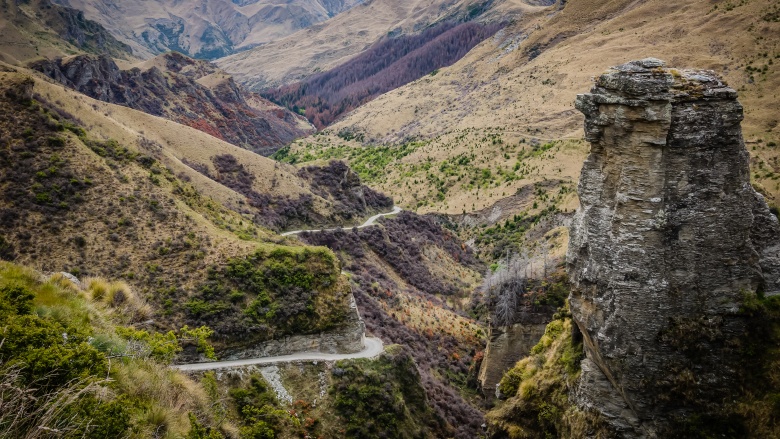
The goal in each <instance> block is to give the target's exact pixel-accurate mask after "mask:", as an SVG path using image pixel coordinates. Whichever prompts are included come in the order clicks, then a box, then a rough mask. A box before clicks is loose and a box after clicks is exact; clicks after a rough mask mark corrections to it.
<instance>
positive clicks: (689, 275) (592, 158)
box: [567, 59, 780, 438]
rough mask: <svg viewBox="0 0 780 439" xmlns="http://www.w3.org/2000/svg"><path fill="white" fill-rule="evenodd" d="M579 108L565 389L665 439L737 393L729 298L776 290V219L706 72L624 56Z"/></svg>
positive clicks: (612, 421) (738, 347)
mask: <svg viewBox="0 0 780 439" xmlns="http://www.w3.org/2000/svg"><path fill="white" fill-rule="evenodd" d="M576 106H577V108H578V109H579V110H580V111H582V112H583V113H584V114H585V135H586V139H587V140H588V141H589V142H591V145H592V148H591V152H590V155H589V156H588V158H587V159H586V161H585V164H584V166H583V169H582V175H581V178H580V186H579V195H580V201H581V208H580V209H579V211H578V212H577V214H576V215H575V218H574V220H573V222H572V228H571V240H570V245H569V250H568V255H567V267H568V271H569V276H570V278H571V280H572V283H573V287H574V288H573V291H572V294H571V297H570V304H571V311H572V315H573V319H574V321H575V322H576V324H577V326H578V328H579V329H580V331H581V332H582V335H583V339H584V346H585V351H586V359H585V360H584V361H583V363H582V376H581V378H580V380H579V383H578V387H577V389H575V391H574V392H573V394H572V398H573V400H574V401H575V402H576V404H577V405H578V406H579V407H580V408H581V409H583V410H587V411H595V412H597V413H599V414H600V415H601V416H602V418H603V419H605V420H606V422H607V423H608V424H609V425H610V429H611V430H613V431H615V432H616V433H618V434H619V435H621V436H622V437H629V438H645V437H671V436H669V434H670V431H672V429H673V428H675V425H678V424H679V423H681V422H686V420H688V419H690V418H691V417H692V416H694V415H696V416H700V415H702V414H706V413H714V412H717V410H718V406H719V404H723V403H722V401H732V400H734V399H735V398H737V397H738V396H739V392H740V385H739V383H740V380H741V379H742V377H741V374H742V373H744V372H743V370H742V368H741V364H742V361H744V358H742V357H743V352H742V349H743V341H744V337H745V335H746V334H747V326H748V324H749V322H748V321H747V319H746V318H745V316H744V315H742V314H741V313H740V307H741V304H742V300H743V298H744V296H745V294H746V293H748V294H750V293H755V292H759V293H767V294H770V295H771V294H775V292H776V291H778V290H780V286H779V284H778V282H780V263H779V261H780V259H778V255H779V254H780V251H779V250H780V239H778V238H779V237H780V228H779V227H778V221H777V218H776V217H775V216H774V215H772V214H771V213H770V211H769V208H768V206H767V204H766V202H765V200H764V199H763V197H762V196H761V195H759V194H758V193H756V191H755V190H754V189H753V187H752V186H751V184H750V172H749V155H748V152H747V150H746V149H745V145H744V142H743V139H742V133H741V127H740V122H741V121H742V118H743V109H742V106H741V105H740V104H739V102H738V101H737V93H736V92H735V91H734V90H733V89H731V88H729V87H728V86H727V85H726V84H724V83H723V82H722V81H721V80H720V79H719V78H718V77H717V76H716V75H715V74H714V73H713V72H709V71H699V70H676V69H671V68H666V67H665V66H664V64H663V62H661V61H659V60H656V59H645V60H641V61H634V62H630V63H627V64H624V65H621V66H617V67H614V68H612V69H610V70H609V71H608V72H606V73H604V74H603V75H601V76H600V77H599V78H598V79H597V80H596V84H595V86H594V87H593V89H592V90H591V92H590V93H588V94H583V95H580V96H578V97H577V102H576Z"/></svg>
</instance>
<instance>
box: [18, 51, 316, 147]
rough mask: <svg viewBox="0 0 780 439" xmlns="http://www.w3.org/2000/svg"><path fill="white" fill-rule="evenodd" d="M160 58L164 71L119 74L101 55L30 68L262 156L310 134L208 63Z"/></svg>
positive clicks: (177, 57) (136, 70) (94, 95)
mask: <svg viewBox="0 0 780 439" xmlns="http://www.w3.org/2000/svg"><path fill="white" fill-rule="evenodd" d="M161 58H162V59H161V61H162V63H160V64H161V65H162V66H164V67H163V68H158V67H156V66H155V67H151V68H149V69H147V70H141V69H139V68H133V69H130V70H121V69H120V68H119V67H118V66H117V64H116V63H115V62H114V60H113V59H111V58H110V57H108V56H105V55H103V56H92V55H81V56H76V57H73V58H70V59H67V60H54V61H50V60H43V61H37V62H34V63H33V64H31V65H30V67H31V68H33V69H35V70H38V71H40V72H42V73H44V74H45V75H47V76H49V77H50V78H52V79H54V80H56V81H57V82H59V83H61V84H63V85H65V86H68V87H70V88H72V89H74V90H77V91H79V92H81V93H84V94H86V95H87V96H90V97H92V98H95V99H98V100H101V101H104V102H110V103H113V104H119V105H124V106H127V107H130V108H134V109H136V110H140V111H143V112H146V113H149V114H152V115H155V116H160V117H165V118H167V119H170V120H173V121H175V122H178V123H181V124H184V125H188V126H190V127H193V128H196V129H199V130H201V131H203V132H206V133H208V134H211V135H212V136H214V137H217V138H219V139H222V140H225V141H227V142H230V143H232V144H234V145H236V146H240V147H243V148H246V149H249V150H252V151H254V152H257V153H258V154H262V155H271V154H273V153H274V152H276V151H277V150H278V149H279V148H281V147H282V146H284V145H285V144H286V143H289V142H290V141H292V140H293V139H295V138H297V137H300V136H303V135H305V134H307V133H308V132H309V130H307V129H305V128H304V127H305V122H302V121H301V120H299V119H298V117H297V116H295V115H293V114H292V113H291V112H290V111H288V110H286V109H283V108H281V107H279V106H276V105H274V104H272V103H270V102H268V101H266V100H265V99H262V98H261V97H260V96H258V95H255V94H253V93H246V92H244V91H243V90H242V89H241V88H239V87H238V85H237V84H236V83H235V82H234V81H233V79H232V78H231V77H229V76H227V75H225V74H223V73H222V72H220V71H219V70H218V69H217V68H216V67H214V66H213V65H211V64H209V63H207V62H204V61H199V60H194V59H192V58H189V57H186V56H184V55H181V54H178V53H169V54H166V55H161ZM163 69H164V70H163ZM204 84H205V85H204Z"/></svg>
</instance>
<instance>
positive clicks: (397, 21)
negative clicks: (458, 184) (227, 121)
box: [217, 0, 551, 90]
mask: <svg viewBox="0 0 780 439" xmlns="http://www.w3.org/2000/svg"><path fill="white" fill-rule="evenodd" d="M549 3H551V2H550V1H546V0H545V1H528V0H489V1H485V0H413V1H398V0H372V1H368V2H365V3H363V4H362V5H359V6H356V7H353V8H352V9H350V10H349V11H346V12H344V13H343V14H339V15H338V16H336V17H334V18H332V19H330V20H328V21H326V22H323V23H320V24H317V25H314V26H311V27H309V28H307V29H303V30H300V31H298V32H296V33H294V34H292V35H289V36H287V37H284V38H280V39H277V40H275V41H273V42H270V43H268V44H264V45H262V46H259V47H255V48H253V49H251V50H247V51H244V52H241V53H238V54H235V55H231V56H228V57H225V58H222V59H220V60H218V61H217V63H218V64H219V65H220V67H222V68H223V69H225V70H226V71H228V72H230V73H231V74H233V75H235V77H236V80H237V81H238V82H240V83H241V84H244V85H246V86H247V87H249V88H251V89H253V90H263V89H267V88H275V87H279V86H281V85H287V84H290V83H293V82H298V81H301V80H303V79H305V78H307V77H309V76H311V75H313V74H316V73H319V72H324V71H327V70H330V69H332V68H335V67H337V66H339V65H341V64H344V63H346V62H347V61H349V60H350V59H351V58H353V57H355V56H357V55H358V54H360V53H362V52H364V51H365V50H367V49H369V48H371V47H372V46H373V45H374V44H376V43H378V42H379V41H380V40H382V39H384V38H396V37H402V36H414V35H417V34H420V33H422V32H423V31H425V30H426V29H428V28H430V27H432V26H436V25H437V24H441V23H444V22H457V23H462V22H467V21H477V22H480V23H487V22H493V23H495V22H504V21H511V20H512V19H514V18H516V17H518V16H522V15H524V14H526V13H531V12H533V11H538V10H541V9H542V6H543V5H547V4H549ZM540 5H542V6H540Z"/></svg>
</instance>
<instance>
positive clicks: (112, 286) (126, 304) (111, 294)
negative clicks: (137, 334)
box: [82, 277, 153, 323]
mask: <svg viewBox="0 0 780 439" xmlns="http://www.w3.org/2000/svg"><path fill="white" fill-rule="evenodd" d="M82 284H83V285H84V287H85V290H84V292H85V294H86V295H87V297H88V298H89V299H90V300H91V301H92V302H94V303H96V304H100V305H103V306H104V307H105V309H106V310H107V311H109V312H112V313H113V314H115V315H116V316H117V317H118V318H121V319H125V320H126V322H125V323H134V322H141V321H144V320H148V319H149V318H150V317H151V316H152V314H153V311H152V307H151V306H150V305H149V304H148V303H146V301H144V300H143V299H141V298H140V297H138V295H137V294H136V293H135V292H134V291H133V289H132V288H131V287H130V285H128V284H127V283H126V282H123V281H116V282H109V281H107V280H105V279H102V278H99V277H89V278H86V279H84V280H83V281H82Z"/></svg>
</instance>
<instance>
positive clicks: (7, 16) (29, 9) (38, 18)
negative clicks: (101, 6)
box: [0, 0, 131, 64]
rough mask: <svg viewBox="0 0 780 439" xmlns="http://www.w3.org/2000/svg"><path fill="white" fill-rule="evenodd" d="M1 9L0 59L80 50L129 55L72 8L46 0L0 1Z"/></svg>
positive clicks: (18, 60) (22, 59) (11, 60)
mask: <svg viewBox="0 0 780 439" xmlns="http://www.w3.org/2000/svg"><path fill="white" fill-rule="evenodd" d="M0 10H1V11H2V12H0V61H5V62H8V63H11V64H23V63H25V62H27V61H29V60H31V59H35V58H39V57H54V56H63V55H72V54H75V53H81V52H87V53H96V54H97V53H101V54H108V55H110V56H113V57H116V58H122V59H127V58H130V57H131V54H130V50H131V49H130V46H128V45H126V44H123V43H121V42H119V41H117V39H116V38H114V37H113V36H112V35H111V34H110V33H109V32H107V31H106V30H105V29H104V28H103V27H102V26H100V24H98V23H96V22H94V21H92V20H88V19H86V18H85V17H84V14H83V13H82V12H80V11H77V10H75V9H71V8H67V7H62V6H57V5H53V4H52V3H51V2H50V1H49V0H0Z"/></svg>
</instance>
